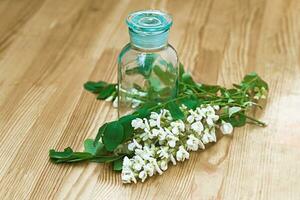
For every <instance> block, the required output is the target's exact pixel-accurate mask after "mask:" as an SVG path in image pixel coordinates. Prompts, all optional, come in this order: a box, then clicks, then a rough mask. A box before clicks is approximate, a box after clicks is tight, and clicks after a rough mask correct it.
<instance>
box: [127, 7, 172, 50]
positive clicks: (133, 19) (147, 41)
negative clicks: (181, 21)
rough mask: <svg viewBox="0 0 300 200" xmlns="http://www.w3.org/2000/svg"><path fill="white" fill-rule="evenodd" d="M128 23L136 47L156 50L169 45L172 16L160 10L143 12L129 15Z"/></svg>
mask: <svg viewBox="0 0 300 200" xmlns="http://www.w3.org/2000/svg"><path fill="white" fill-rule="evenodd" d="M126 22H127V25H128V28H129V35H130V39H131V42H132V43H133V45H134V46H137V47H139V48H145V49H156V48H161V47H163V46H165V45H166V44H167V43H168V36H169V29H170V27H171V26H172V23H173V20H172V17H171V16H170V15H168V14H167V13H164V12H162V11H159V10H141V11H137V12H133V13H131V14H129V16H128V17H127V20H126Z"/></svg>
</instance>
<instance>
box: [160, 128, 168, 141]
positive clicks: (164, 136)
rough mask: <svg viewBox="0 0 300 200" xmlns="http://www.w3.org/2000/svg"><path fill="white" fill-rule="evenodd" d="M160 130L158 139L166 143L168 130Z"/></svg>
mask: <svg viewBox="0 0 300 200" xmlns="http://www.w3.org/2000/svg"><path fill="white" fill-rule="evenodd" d="M159 130H160V131H159V135H158V139H159V141H164V140H165V139H166V136H167V132H166V130H167V129H166V128H165V130H164V129H162V128H160V129H159Z"/></svg>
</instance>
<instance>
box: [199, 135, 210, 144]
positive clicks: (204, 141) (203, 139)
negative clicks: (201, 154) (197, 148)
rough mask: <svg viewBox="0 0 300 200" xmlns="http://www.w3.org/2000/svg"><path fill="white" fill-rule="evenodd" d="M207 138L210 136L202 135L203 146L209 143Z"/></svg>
mask: <svg viewBox="0 0 300 200" xmlns="http://www.w3.org/2000/svg"><path fill="white" fill-rule="evenodd" d="M209 137H210V135H209V134H208V133H204V134H203V136H202V138H201V140H202V142H203V144H208V143H209Z"/></svg>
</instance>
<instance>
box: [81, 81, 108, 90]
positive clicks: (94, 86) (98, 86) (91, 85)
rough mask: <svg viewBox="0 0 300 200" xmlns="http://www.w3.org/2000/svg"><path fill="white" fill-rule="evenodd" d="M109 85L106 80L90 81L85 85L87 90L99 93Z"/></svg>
mask: <svg viewBox="0 0 300 200" xmlns="http://www.w3.org/2000/svg"><path fill="white" fill-rule="evenodd" d="M107 85H108V83H106V82H104V81H98V82H93V81H88V82H86V83H85V84H84V85H83V86H84V88H85V89H86V90H87V91H90V92H93V93H99V91H101V90H102V89H103V88H104V87H106V86H107Z"/></svg>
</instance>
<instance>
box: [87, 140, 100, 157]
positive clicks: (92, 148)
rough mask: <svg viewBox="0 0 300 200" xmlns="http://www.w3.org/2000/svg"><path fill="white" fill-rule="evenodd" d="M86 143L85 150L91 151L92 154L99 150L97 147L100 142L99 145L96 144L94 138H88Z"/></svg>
mask: <svg viewBox="0 0 300 200" xmlns="http://www.w3.org/2000/svg"><path fill="white" fill-rule="evenodd" d="M83 145H84V151H85V152H88V153H91V154H93V155H94V154H95V153H96V150H97V147H98V145H99V144H97V145H94V140H92V139H86V140H85V141H84V143H83Z"/></svg>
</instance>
